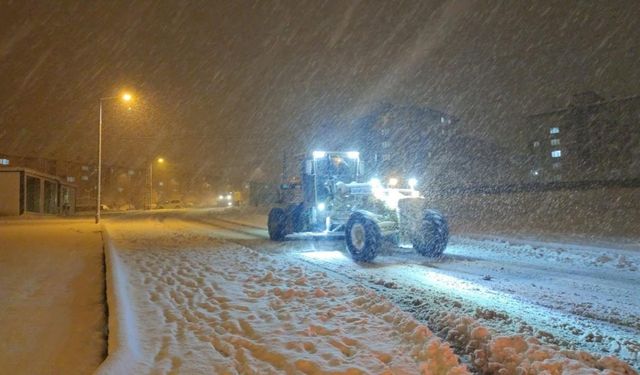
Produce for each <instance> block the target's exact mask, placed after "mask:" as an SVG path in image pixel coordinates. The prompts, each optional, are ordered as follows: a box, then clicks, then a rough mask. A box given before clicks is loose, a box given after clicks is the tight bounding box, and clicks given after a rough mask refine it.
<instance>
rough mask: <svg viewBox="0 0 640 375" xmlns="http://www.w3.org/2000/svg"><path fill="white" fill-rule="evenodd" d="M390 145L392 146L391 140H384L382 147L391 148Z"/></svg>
mask: <svg viewBox="0 0 640 375" xmlns="http://www.w3.org/2000/svg"><path fill="white" fill-rule="evenodd" d="M389 147H391V142H389V141H384V142H382V148H389Z"/></svg>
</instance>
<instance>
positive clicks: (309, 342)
mask: <svg viewBox="0 0 640 375" xmlns="http://www.w3.org/2000/svg"><path fill="white" fill-rule="evenodd" d="M108 229H109V231H110V232H111V233H112V235H113V239H114V244H115V245H114V247H115V251H114V256H116V257H118V258H119V262H118V263H119V264H121V266H122V267H123V268H124V273H126V276H127V279H128V282H129V285H128V289H129V290H128V295H129V296H130V298H131V300H130V301H128V303H130V304H131V305H132V306H131V311H132V313H133V315H134V317H133V320H134V321H135V329H136V331H137V332H135V336H136V337H137V338H139V343H134V345H133V346H134V347H136V346H137V347H138V348H139V353H136V355H133V356H130V357H128V358H131V359H132V362H131V363H128V364H125V365H126V366H128V367H129V370H130V371H129V372H130V373H167V372H169V373H171V372H174V373H219V374H225V373H243V374H251V373H336V374H338V373H344V374H349V373H409V374H410V373H418V372H423V373H443V374H444V373H448V374H463V373H467V371H466V368H465V367H464V366H462V365H460V364H459V361H458V358H457V356H456V355H455V354H453V352H452V350H451V349H450V348H449V346H448V345H447V344H446V343H443V342H442V341H441V340H440V339H438V338H437V337H436V336H434V335H433V334H432V333H431V331H429V329H428V328H427V327H426V326H424V325H421V324H419V323H418V322H417V321H416V320H415V319H413V318H412V317H411V316H410V315H409V314H406V313H403V312H402V311H400V310H399V309H398V308H397V307H395V306H394V305H392V304H391V303H389V302H388V301H386V300H385V299H384V298H382V297H380V296H378V295H376V294H375V293H373V292H371V291H370V290H368V289H366V288H362V287H358V286H355V285H349V284H348V283H345V282H343V281H342V280H333V279H332V278H330V277H328V276H327V275H326V274H325V273H323V272H320V271H317V270H310V269H309V268H308V267H306V266H304V265H302V264H296V263H285V262H282V261H278V260H277V259H275V258H273V257H270V256H267V255H264V254H260V253H257V252H256V251H254V250H251V249H248V248H246V247H242V246H240V245H237V244H233V243H229V242H225V241H222V240H219V239H216V238H214V237H213V236H211V235H210V234H209V233H207V228H206V227H201V226H197V225H193V224H186V223H184V222H179V221H172V220H164V221H163V222H162V223H160V222H157V221H143V222H137V223H131V222H122V223H112V224H109V225H108ZM125 303H127V302H126V301H125ZM112 313H115V314H118V313H122V312H121V311H115V312H112ZM127 339H131V338H127ZM117 366H123V364H122V363H119V364H114V363H109V361H107V363H105V365H104V366H103V367H102V368H101V369H100V372H105V373H109V372H110V370H111V369H113V368H115V367H117ZM120 368H122V367H120Z"/></svg>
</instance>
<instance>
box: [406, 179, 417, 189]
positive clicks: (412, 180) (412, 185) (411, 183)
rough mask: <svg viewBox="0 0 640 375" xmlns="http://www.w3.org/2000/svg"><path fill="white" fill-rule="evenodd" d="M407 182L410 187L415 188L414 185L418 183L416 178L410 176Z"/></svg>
mask: <svg viewBox="0 0 640 375" xmlns="http://www.w3.org/2000/svg"><path fill="white" fill-rule="evenodd" d="M408 183H409V187H410V188H412V189H415V187H416V185H417V184H418V180H416V179H415V178H410V179H409V181H408Z"/></svg>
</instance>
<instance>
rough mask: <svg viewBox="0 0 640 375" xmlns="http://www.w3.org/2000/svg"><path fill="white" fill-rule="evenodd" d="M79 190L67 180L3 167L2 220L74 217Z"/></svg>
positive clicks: (0, 170)
mask: <svg viewBox="0 0 640 375" xmlns="http://www.w3.org/2000/svg"><path fill="white" fill-rule="evenodd" d="M75 209H76V187H75V186H74V185H72V184H69V183H67V182H66V181H65V180H64V179H62V178H60V177H57V176H53V175H50V174H47V173H43V172H39V171H35V170H32V169H27V168H12V167H9V166H6V165H5V166H0V216H20V215H24V214H48V215H71V214H73V213H75Z"/></svg>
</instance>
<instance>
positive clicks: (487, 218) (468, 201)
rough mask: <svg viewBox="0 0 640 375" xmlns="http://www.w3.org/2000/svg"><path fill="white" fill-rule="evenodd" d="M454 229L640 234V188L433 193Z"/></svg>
mask: <svg viewBox="0 0 640 375" xmlns="http://www.w3.org/2000/svg"><path fill="white" fill-rule="evenodd" d="M427 199H428V200H429V203H430V205H431V206H432V207H435V208H438V209H440V210H442V211H443V212H444V213H445V214H446V215H447V216H448V217H449V222H450V226H451V228H452V231H453V232H469V231H472V232H514V231H517V232H519V233H540V232H546V233H566V234H578V235H587V236H590V235H591V236H604V237H618V236H624V237H635V238H640V187H604V188H596V189H583V190H579V189H567V190H553V191H534V192H498V193H458V194H447V195H445V194H440V195H431V196H428V197H427Z"/></svg>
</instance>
